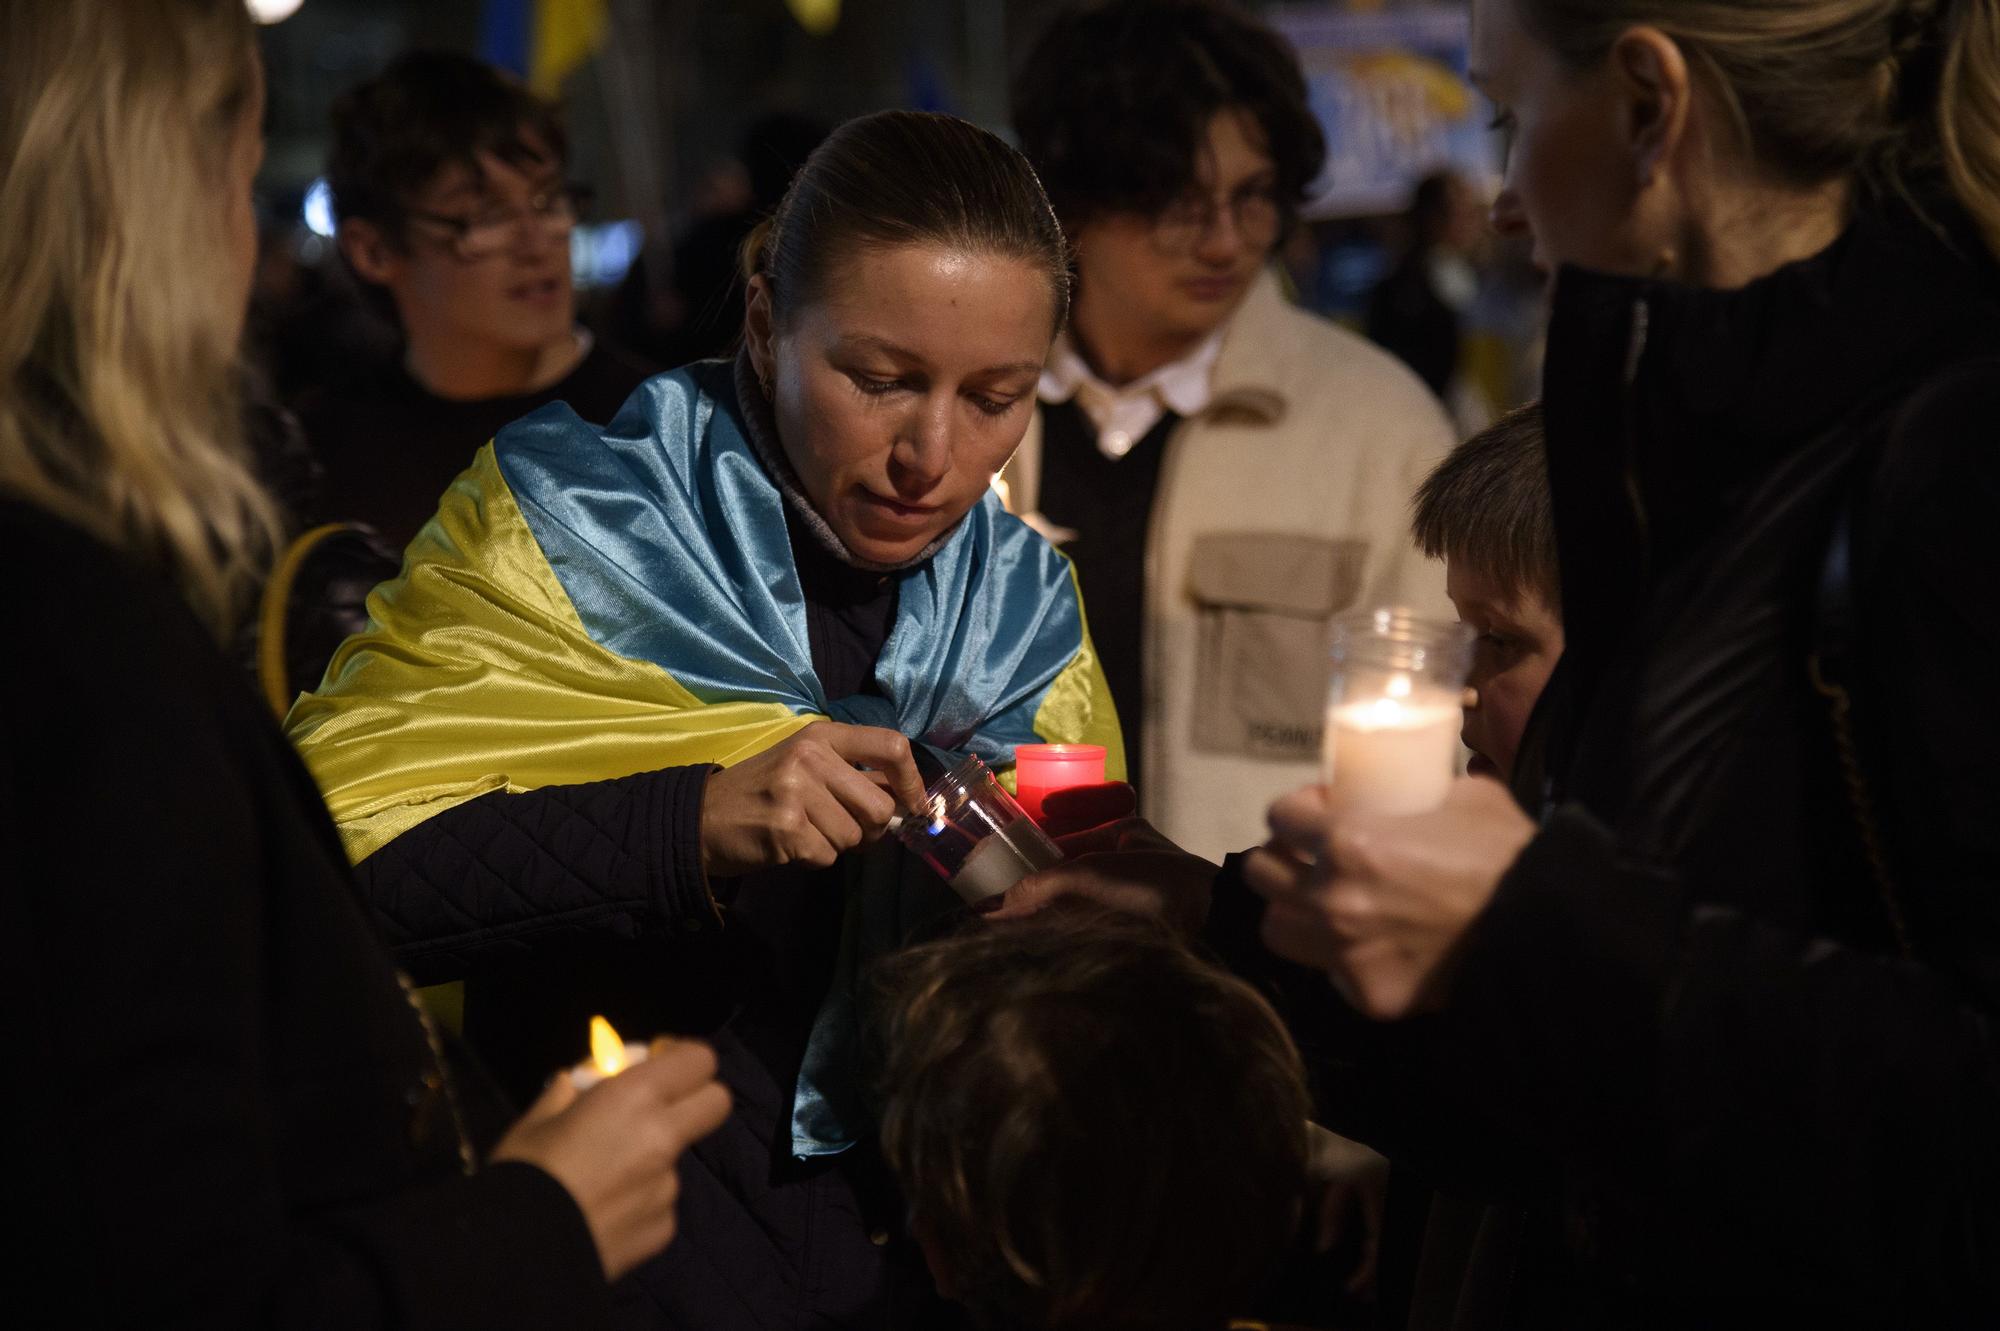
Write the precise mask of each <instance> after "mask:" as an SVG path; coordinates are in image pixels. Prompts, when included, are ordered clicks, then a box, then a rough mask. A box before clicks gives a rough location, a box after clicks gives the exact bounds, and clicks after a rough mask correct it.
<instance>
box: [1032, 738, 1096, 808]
mask: <svg viewBox="0 0 2000 1331" xmlns="http://www.w3.org/2000/svg"><path fill="white" fill-rule="evenodd" d="M1103 783H1104V746H1103V745H1102V744H1023V745H1021V746H1020V747H1019V748H1017V749H1015V750H1014V797H1015V798H1016V799H1017V800H1019V801H1020V804H1021V807H1022V808H1023V809H1026V810H1027V811H1028V816H1029V817H1030V818H1033V819H1034V820H1035V821H1036V822H1040V821H1041V820H1042V801H1043V800H1045V799H1047V798H1048V797H1049V796H1050V795H1053V794H1054V793H1055V792H1056V791H1058V790H1068V789H1069V788H1070V787H1071V786H1096V785H1102V784H1103Z"/></svg>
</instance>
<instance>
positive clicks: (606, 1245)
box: [492, 1018, 729, 1280]
mask: <svg viewBox="0 0 2000 1331" xmlns="http://www.w3.org/2000/svg"><path fill="white" fill-rule="evenodd" d="M592 1027H593V1037H594V1038H596V1039H598V1042H599V1048H598V1051H597V1057H595V1058H593V1060H592V1062H591V1064H589V1065H588V1066H587V1067H580V1068H578V1069H576V1070H575V1071H577V1072H586V1071H587V1072H588V1073H589V1074H590V1075H589V1076H587V1077H583V1078H578V1077H575V1076H564V1075H559V1076H556V1077H552V1078H550V1080H549V1085H548V1089H546V1090H545V1091H543V1092H542V1095H541V1098H540V1099H538V1100H536V1101H535V1103H534V1104H533V1105H532V1106H530V1107H529V1109H528V1112H527V1113H526V1114H524V1115H522V1116H521V1119H520V1120H519V1121H518V1122H517V1123H515V1124H514V1126H513V1127H512V1128H510V1129H509V1130H508V1132H507V1135H506V1136H505V1137H503V1138H501V1140H500V1143H499V1145H497V1146H496V1147H495V1148H494V1150H493V1155H492V1160H493V1161H494V1162H495V1163H498V1162H501V1161H519V1162H521V1163H522V1164H527V1165H533V1166H535V1167H536V1168H538V1169H540V1170H541V1171H542V1172H544V1173H546V1174H547V1175H549V1176H550V1177H551V1178H553V1179H554V1180H555V1181H556V1182H557V1183H560V1184H561V1185H562V1186H563V1188H564V1190H565V1191H567V1192H568V1193H569V1195H570V1197H571V1198H572V1199H573V1200H574V1201H575V1202H576V1206H577V1209H578V1210H579V1211H581V1212H582V1213H583V1219H584V1222H585V1223H586V1224H587V1225H588V1226H589V1228H590V1235H591V1238H592V1239H593V1240H594V1241H595V1243H596V1245H597V1253H598V1257H599V1259H600V1260H601V1261H602V1262H603V1264H604V1273H605V1275H606V1276H607V1277H609V1278H610V1279H613V1280H615V1279H617V1278H618V1277H619V1276H621V1275H623V1274H625V1273H626V1272H627V1271H629V1270H631V1269H632V1268H633V1267H634V1266H637V1265H638V1264H639V1263H640V1262H642V1261H644V1260H645V1259H646V1258H648V1257H650V1256H652V1255H653V1254H654V1253H656V1252H658V1251H659V1250H660V1249H661V1248H662V1247H664V1246H665V1245H666V1243H667V1241H668V1240H669V1239H671V1238H672V1237H673V1234H674V1227H675V1224H676V1219H675V1213H674V1203H675V1199H676V1198H677V1197H678V1195H679V1192H680V1184H679V1177H678V1170H677V1166H678V1162H679V1160H680V1157H681V1154H682V1153H683V1152H684V1151H686V1149H687V1148H688V1147H689V1146H692V1145H693V1144H694V1143H695V1142H697V1141H699V1140H700V1139H701V1138H703V1137H705V1136H707V1135H708V1134H709V1133H711V1132H713V1131H714V1130H715V1129H716V1128H717V1127H719V1126H720V1125H721V1124H722V1122H723V1120H724V1119H726V1118H727V1117H728V1116H729V1092H728V1091H727V1090H725V1089H724V1088H723V1086H722V1083H721V1082H719V1081H718V1080H716V1063H715V1053H714V1051H712V1050H711V1049H709V1047H708V1046H707V1045H704V1044H700V1043H698V1042H696V1041H692V1040H667V1039H661V1040H655V1041H654V1042H653V1043H652V1044H651V1046H641V1045H630V1044H625V1043H624V1042H622V1041H620V1040H619V1039H618V1035H617V1032H615V1031H613V1030H612V1029H611V1027H610V1024H609V1023H608V1022H604V1021H603V1019H602V1018H599V1019H598V1020H597V1021H595V1022H593V1023H592ZM579 1081H581V1082H583V1083H584V1084H586V1085H589V1086H591V1087H592V1088H593V1089H591V1090H589V1091H588V1092H583V1091H579V1090H578V1082H579Z"/></svg>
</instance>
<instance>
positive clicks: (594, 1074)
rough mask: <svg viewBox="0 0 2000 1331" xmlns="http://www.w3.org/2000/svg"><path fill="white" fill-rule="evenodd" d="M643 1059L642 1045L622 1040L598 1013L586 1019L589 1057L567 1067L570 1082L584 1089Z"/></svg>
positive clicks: (644, 1048) (644, 1049) (644, 1057)
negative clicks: (587, 1059)
mask: <svg viewBox="0 0 2000 1331" xmlns="http://www.w3.org/2000/svg"><path fill="white" fill-rule="evenodd" d="M645 1061H646V1046H645V1045H642V1044H626V1043H625V1042H624V1041H622V1040H620V1039H619V1038H618V1032H617V1031H616V1030H614V1029H613V1028H612V1025H611V1023H610V1022H608V1021H606V1020H605V1019H604V1018H602V1017H592V1018H591V1019H590V1061H589V1062H588V1063H579V1064H577V1066H575V1067H573V1068H571V1069H570V1070H569V1079H570V1083H571V1084H572V1085H574V1086H575V1087H576V1089H578V1090H579V1091H587V1090H589V1089H590V1088H591V1087H593V1086H595V1085H597V1083H599V1082H601V1081H606V1080H608V1079H610V1078H612V1077H615V1076H617V1075H618V1074H619V1073H621V1072H623V1071H624V1070H625V1069H626V1068H629V1067H631V1066H632V1065H633V1064H634V1063H643V1062H645Z"/></svg>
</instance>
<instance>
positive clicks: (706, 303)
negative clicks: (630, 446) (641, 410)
mask: <svg viewBox="0 0 2000 1331" xmlns="http://www.w3.org/2000/svg"><path fill="white" fill-rule="evenodd" d="M828 128H829V127H828V126H827V125H826V124H824V123H823V122H821V121H819V120H817V119H815V118H813V117H812V116H807V115H801V114H798V113H795V112H784V111H780V112H773V113H772V114H770V115H765V116H759V117H758V118H757V119H756V120H755V121H754V122H752V124H751V126H750V128H749V129H748V130H747V131H746V132H745V133H744V136H743V145H742V147H741V149H739V151H738V153H737V160H736V161H735V162H732V163H731V164H730V165H731V167H732V168H733V170H734V172H735V173H737V174H736V179H738V180H739V181H741V182H742V183H741V184H738V185H736V186H735V189H736V190H740V191H743V192H742V193H740V194H736V195H735V197H733V198H731V199H730V201H729V202H728V204H727V206H724V207H721V208H717V209H715V210H714V211H711V212H709V213H708V214H707V215H706V216H702V215H697V216H696V217H695V219H694V220H693V221H691V222H689V223H688V224H687V228H686V229H685V230H683V231H682V232H681V233H680V234H679V235H678V236H676V237H675V238H674V243H673V249H672V252H671V253H670V255H669V256H668V260H667V263H668V271H667V273H666V274H665V280H664V281H662V277H661V274H660V273H658V272H657V271H656V269H657V267H658V265H659V263H660V256H659V254H658V253H656V252H647V251H641V252H640V254H639V257H638V258H637V259H636V260H634V261H633V264H632V271H631V272H629V273H627V274H626V276H625V280H624V281H623V282H622V283H620V284H619V287H618V291H617V293H616V295H615V296H614V298H613V300H612V305H611V310H610V312H609V314H608V316H607V319H606V321H605V323H604V325H603V327H604V329H605V332H606V333H607V335H609V336H610V337H611V338H612V339H613V340H614V341H616V342H617V343H618V344H619V345H620V346H623V347H626V348H628V349H630V350H631V351H632V352H633V354H635V355H637V356H640V357H642V358H644V359H646V360H649V361H652V362H654V363H655V364H658V365H667V366H674V365H686V364H688V363H689V362H690V361H697V360H707V359H710V358H711V357H717V356H728V355H731V354H732V353H734V351H735V350H736V344H737V343H738V342H739V341H740V340H741V339H742V337H743V273H742V265H741V263H740V262H739V259H738V256H739V254H740V252H741V251H742V248H743V238H744V237H745V236H747V235H749V234H750V231H751V228H753V227H755V226H756V225H757V223H759V222H761V221H763V220H764V219H765V218H767V217H769V216H770V215H771V213H772V211H773V210H775V209H776V208H777V206H778V203H779V201H780V200H782V199H783V198H784V197H785V187H786V186H787V185H789V184H791V183H792V176H793V174H794V173H795V172H797V171H798V169H799V167H800V165H801V164H802V163H804V161H805V160H806V158H808V157H810V156H812V150H813V149H814V148H817V147H818V146H819V145H820V142H821V140H823V139H825V138H826V135H827V130H828ZM660 288H664V290H660Z"/></svg>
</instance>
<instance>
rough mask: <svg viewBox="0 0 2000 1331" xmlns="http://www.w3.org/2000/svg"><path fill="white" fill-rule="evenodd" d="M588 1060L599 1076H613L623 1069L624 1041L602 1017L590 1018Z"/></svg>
mask: <svg viewBox="0 0 2000 1331" xmlns="http://www.w3.org/2000/svg"><path fill="white" fill-rule="evenodd" d="M590 1061H591V1063H592V1064H593V1065H595V1066H596V1068H597V1073H598V1075H599V1076H601V1077H615V1076H617V1075H618V1074H619V1073H621V1072H623V1071H624V1070H625V1042H624V1041H623V1040H621V1039H619V1038H618V1032H617V1031H616V1030H614V1029H612V1026H611V1023H610V1022H608V1021H606V1020H605V1019H604V1018H602V1017H592V1018H591V1019H590Z"/></svg>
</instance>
